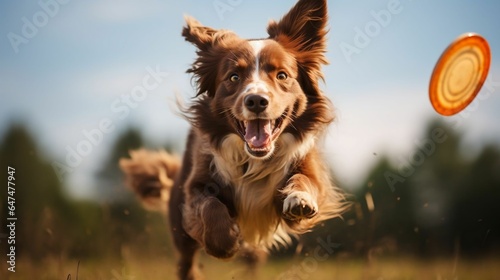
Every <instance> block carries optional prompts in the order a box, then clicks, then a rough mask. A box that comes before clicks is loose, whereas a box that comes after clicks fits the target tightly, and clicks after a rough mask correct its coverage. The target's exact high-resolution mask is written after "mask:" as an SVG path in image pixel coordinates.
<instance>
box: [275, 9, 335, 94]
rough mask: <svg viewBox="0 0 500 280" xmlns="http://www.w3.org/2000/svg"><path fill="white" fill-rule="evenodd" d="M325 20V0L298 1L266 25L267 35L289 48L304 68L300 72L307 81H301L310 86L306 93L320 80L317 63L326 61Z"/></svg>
mask: <svg viewBox="0 0 500 280" xmlns="http://www.w3.org/2000/svg"><path fill="white" fill-rule="evenodd" d="M327 21H328V12H327V4H326V0H299V1H298V2H297V4H295V6H294V7H293V8H292V9H291V10H290V11H289V12H288V13H287V14H286V15H285V16H284V17H283V18H282V19H281V20H280V21H279V22H275V21H271V22H270V23H269V25H268V27H267V33H268V34H269V38H270V39H273V40H275V41H277V42H278V43H280V44H281V45H282V46H283V47H285V48H286V49H289V50H291V51H292V52H293V53H294V55H295V58H296V59H297V62H298V63H299V64H300V65H301V66H302V67H304V68H303V70H304V71H305V72H306V73H303V74H306V75H307V77H308V78H309V81H303V82H306V83H307V84H309V86H312V87H314V88H308V89H307V91H306V94H314V93H315V92H314V91H318V89H317V81H318V79H323V74H322V72H321V65H322V64H328V60H327V59H326V57H325V52H326V34H327V33H328V30H327V29H326V25H327ZM301 84H302V83H301ZM311 91H313V92H311ZM318 93H319V92H318Z"/></svg>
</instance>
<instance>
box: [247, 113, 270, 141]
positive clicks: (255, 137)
mask: <svg viewBox="0 0 500 280" xmlns="http://www.w3.org/2000/svg"><path fill="white" fill-rule="evenodd" d="M270 138H271V121H270V120H259V119H257V120H251V121H249V122H248V123H247V128H246V130H245V141H247V143H248V144H249V145H250V146H251V147H252V148H263V147H265V146H266V145H267V144H269V140H270Z"/></svg>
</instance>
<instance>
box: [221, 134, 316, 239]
mask: <svg viewBox="0 0 500 280" xmlns="http://www.w3.org/2000/svg"><path fill="white" fill-rule="evenodd" d="M309 140H310V141H309ZM312 142H313V141H312V139H308V141H304V142H302V143H300V144H299V143H297V141H295V139H294V137H293V136H292V135H290V134H283V135H281V137H280V139H278V140H277V143H276V144H277V148H278V149H277V151H276V152H275V154H274V155H273V156H272V158H270V159H268V160H266V161H262V160H258V159H253V158H250V157H249V156H248V154H247V153H246V152H245V151H244V145H245V144H244V142H243V141H242V140H241V139H240V138H239V137H238V136H237V135H235V134H231V135H229V136H228V137H227V138H226V139H224V141H223V143H222V147H223V148H222V150H221V151H218V152H215V153H214V161H213V162H212V164H214V165H215V167H216V168H215V169H216V170H217V172H218V175H219V176H220V177H221V179H222V180H223V181H224V183H226V184H227V185H229V186H231V187H233V188H234V195H235V197H234V199H235V206H236V209H237V211H238V218H237V222H238V225H239V227H240V232H241V235H242V237H243V240H244V241H246V242H247V243H249V244H251V245H264V246H266V247H271V246H272V245H276V244H277V243H289V242H290V241H291V240H290V237H289V235H288V234H287V232H286V225H285V224H284V223H282V222H281V215H280V213H278V212H277V210H276V209H275V204H274V198H275V195H276V192H277V189H278V187H279V186H281V184H285V183H286V182H285V180H286V179H287V178H286V176H287V174H288V172H289V169H290V166H291V164H292V163H293V162H294V161H295V159H297V158H300V157H303V156H305V154H306V153H307V151H308V150H309V149H310V147H311V146H312ZM280 147H286V148H281V149H280ZM245 166H246V167H245Z"/></svg>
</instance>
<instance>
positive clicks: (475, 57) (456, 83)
mask: <svg viewBox="0 0 500 280" xmlns="http://www.w3.org/2000/svg"><path fill="white" fill-rule="evenodd" d="M490 62H491V53H490V46H489V45H488V41H486V39H484V38H483V37H482V36H481V35H479V34H476V33H466V34H463V35H461V36H459V37H458V38H457V39H455V41H453V42H452V43H451V44H450V45H449V46H448V48H447V49H446V50H445V51H444V52H443V54H442V55H441V57H440V58H439V60H438V62H437V63H436V66H435V67H434V71H433V72H432V76H431V82H430V84H429V98H430V100H431V104H432V106H433V107H434V109H435V110H436V111H437V112H438V113H439V114H441V115H444V116H451V115H454V114H456V113H458V112H460V111H462V110H463V109H465V107H467V106H468V105H469V104H470V103H471V102H472V101H473V100H474V98H475V97H476V95H477V94H478V93H479V91H480V90H481V87H482V86H483V84H484V81H485V80H486V77H487V76H488V71H489V69H490Z"/></svg>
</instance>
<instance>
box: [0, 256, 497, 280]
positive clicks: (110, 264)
mask: <svg viewBox="0 0 500 280" xmlns="http://www.w3.org/2000/svg"><path fill="white" fill-rule="evenodd" d="M202 262H203V264H204V266H203V269H202V270H203V272H204V274H205V275H206V279H208V280H210V279H217V280H219V279H220V280H225V279H228V280H229V279H230V280H236V279H280V280H281V279H283V280H285V279H286V280H295V279H313V280H330V279H384V280H385V279H460V280H462V279H499V278H498V277H499V275H500V266H499V265H498V264H499V263H500V262H499V260H498V259H487V260H481V261H463V260H462V261H460V260H459V261H458V262H456V263H455V262H454V261H453V260H439V261H428V262H423V261H415V260H410V259H404V258H401V259H392V260H377V261H375V262H372V263H371V264H367V263H366V262H363V261H356V260H342V261H341V260H325V261H319V260H315V259H313V258H298V259H296V260H289V261H279V262H276V261H275V262H268V263H267V264H266V265H264V266H263V267H262V268H261V269H260V271H259V272H258V274H257V275H251V274H249V273H248V272H247V271H246V270H245V268H244V266H243V265H242V264H240V263H238V262H222V261H218V260H214V259H212V258H208V257H203V259H202ZM77 267H78V264H77V261H62V260H58V259H47V260H45V261H44V262H42V263H33V262H26V261H20V262H18V263H17V266H16V272H15V273H8V274H6V273H5V272H6V267H4V266H3V267H2V273H1V274H0V275H1V276H2V277H1V279H9V280H10V279H12V280H24V279H27V280H28V279H29V280H33V279H36V280H44V279H47V280H52V279H61V280H65V279H72V280H75V279H77V277H76V276H77ZM68 275H71V276H70V277H71V278H69V276H68ZM78 279H79V280H142V279H146V280H155V279H176V277H175V265H174V262H173V260H172V259H133V258H130V259H129V260H128V261H125V262H117V261H100V262H98V261H81V262H80V265H79V269H78Z"/></svg>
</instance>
